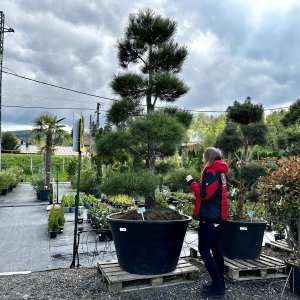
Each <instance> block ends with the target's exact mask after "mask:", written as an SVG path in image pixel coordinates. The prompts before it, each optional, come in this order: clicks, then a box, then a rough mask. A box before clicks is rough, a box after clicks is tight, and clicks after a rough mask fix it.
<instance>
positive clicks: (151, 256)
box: [108, 214, 191, 275]
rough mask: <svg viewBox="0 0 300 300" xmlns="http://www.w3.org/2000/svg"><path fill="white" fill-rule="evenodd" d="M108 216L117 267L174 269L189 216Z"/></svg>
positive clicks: (141, 270)
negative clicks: (144, 218) (152, 218)
mask: <svg viewBox="0 0 300 300" xmlns="http://www.w3.org/2000/svg"><path fill="white" fill-rule="evenodd" d="M115 215H117V214H112V215H110V216H109V217H108V220H109V225H110V228H111V230H112V235H113V240H114V243H115V248H116V251H117V257H118V262H119V265H120V267H121V268H122V269H123V270H125V271H126V272H129V273H134V274H142V275H156V274H163V273H168V272H172V271H174V270H175V268H176V266H177V263H178V259H179V256H180V252H181V248H182V244H183V240H184V236H185V233H186V229H187V226H188V223H189V221H190V220H191V218H189V217H186V219H184V220H172V221H138V220H120V219H114V216H115Z"/></svg>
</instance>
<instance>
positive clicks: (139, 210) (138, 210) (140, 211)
mask: <svg viewBox="0 0 300 300" xmlns="http://www.w3.org/2000/svg"><path fill="white" fill-rule="evenodd" d="M145 211H146V209H145V207H139V208H138V209H137V212H138V213H139V214H143V213H144V212H145Z"/></svg>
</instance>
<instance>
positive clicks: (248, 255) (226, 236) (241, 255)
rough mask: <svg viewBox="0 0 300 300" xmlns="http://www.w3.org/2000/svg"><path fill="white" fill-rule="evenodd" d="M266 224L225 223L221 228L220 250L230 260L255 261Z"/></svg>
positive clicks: (259, 250) (258, 255) (259, 251)
mask: <svg viewBox="0 0 300 300" xmlns="http://www.w3.org/2000/svg"><path fill="white" fill-rule="evenodd" d="M266 224H267V222H260V223H256V222H255V223H250V222H239V221H227V222H224V223H222V227H221V248H222V252H223V255H224V256H225V257H228V258H230V259H256V258H259V257H260V253H261V247H262V241H263V237H264V231H265V228H266Z"/></svg>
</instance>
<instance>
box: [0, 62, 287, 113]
mask: <svg viewBox="0 0 300 300" xmlns="http://www.w3.org/2000/svg"><path fill="white" fill-rule="evenodd" d="M6 69H8V68H6ZM9 70H10V69H9ZM10 71H12V70H10ZM12 72H13V73H11V72H7V71H2V73H5V74H8V75H11V76H15V77H19V78H22V79H25V80H29V81H33V82H36V83H40V84H44V85H48V86H51V87H55V88H58V89H62V90H66V91H69V92H73V93H77V94H81V95H86V96H90V97H94V98H100V99H104V100H109V101H113V102H118V101H121V100H119V99H113V98H109V97H104V96H100V95H95V94H91V93H87V92H82V91H79V90H74V89H71V88H66V87H63V86H60V85H56V84H52V83H48V82H44V81H41V80H37V79H32V78H29V77H26V76H21V75H18V74H17V73H15V72H14V71H12ZM140 106H144V107H146V105H145V104H140ZM157 108H164V107H158V106H157ZM287 108H289V107H288V106H285V107H276V108H265V109H264V111H272V110H279V109H287ZM184 110H185V111H190V112H199V113H200V112H203V113H226V110H197V109H184Z"/></svg>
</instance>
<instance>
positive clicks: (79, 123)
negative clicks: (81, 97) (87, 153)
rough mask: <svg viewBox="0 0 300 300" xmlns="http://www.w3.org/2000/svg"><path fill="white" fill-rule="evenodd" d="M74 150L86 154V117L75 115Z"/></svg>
mask: <svg viewBox="0 0 300 300" xmlns="http://www.w3.org/2000/svg"><path fill="white" fill-rule="evenodd" d="M73 150H74V151H76V152H84V116H83V114H81V116H80V115H78V114H76V113H74V114H73Z"/></svg>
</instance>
